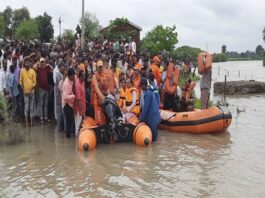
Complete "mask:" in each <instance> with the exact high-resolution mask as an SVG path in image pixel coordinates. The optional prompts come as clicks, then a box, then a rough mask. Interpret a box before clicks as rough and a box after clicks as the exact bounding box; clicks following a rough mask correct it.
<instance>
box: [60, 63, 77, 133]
mask: <svg viewBox="0 0 265 198" xmlns="http://www.w3.org/2000/svg"><path fill="white" fill-rule="evenodd" d="M74 81H75V70H74V69H73V68H69V69H68V71H67V78H66V79H65V80H64V82H63V89H62V91H63V93H62V107H63V112H64V116H65V122H66V123H65V126H66V129H65V131H66V137H67V138H70V137H71V131H72V130H74V103H75V95H74V92H73V88H74Z"/></svg>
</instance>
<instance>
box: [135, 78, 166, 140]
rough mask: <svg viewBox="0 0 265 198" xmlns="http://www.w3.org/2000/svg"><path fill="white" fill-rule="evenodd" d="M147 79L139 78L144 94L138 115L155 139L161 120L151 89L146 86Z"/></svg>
mask: <svg viewBox="0 0 265 198" xmlns="http://www.w3.org/2000/svg"><path fill="white" fill-rule="evenodd" d="M147 84H148V83H147V79H146V78H142V79H141V88H142V90H143V94H144V102H143V104H141V105H142V112H141V115H140V118H139V120H140V122H145V123H146V124H147V125H148V126H149V127H150V129H151V131H152V136H153V141H156V140H157V135H158V133H157V126H158V124H159V123H160V121H161V118H160V113H159V107H158V105H157V101H156V98H155V95H154V93H153V91H152V90H151V89H150V88H148V86H147Z"/></svg>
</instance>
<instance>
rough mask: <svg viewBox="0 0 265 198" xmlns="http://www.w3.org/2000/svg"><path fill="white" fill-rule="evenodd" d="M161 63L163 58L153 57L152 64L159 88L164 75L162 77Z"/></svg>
mask: <svg viewBox="0 0 265 198" xmlns="http://www.w3.org/2000/svg"><path fill="white" fill-rule="evenodd" d="M160 63H161V60H160V58H159V57H158V56H155V57H154V58H153V63H152V65H151V68H150V69H151V70H152V72H153V74H154V76H155V80H156V82H157V86H158V88H160V85H161V82H162V77H161V73H160Z"/></svg>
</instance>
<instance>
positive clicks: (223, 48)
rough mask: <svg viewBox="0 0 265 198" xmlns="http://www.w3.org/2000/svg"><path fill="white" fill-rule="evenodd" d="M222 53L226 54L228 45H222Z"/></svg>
mask: <svg viewBox="0 0 265 198" xmlns="http://www.w3.org/2000/svg"><path fill="white" fill-rule="evenodd" d="M222 53H224V54H226V45H222Z"/></svg>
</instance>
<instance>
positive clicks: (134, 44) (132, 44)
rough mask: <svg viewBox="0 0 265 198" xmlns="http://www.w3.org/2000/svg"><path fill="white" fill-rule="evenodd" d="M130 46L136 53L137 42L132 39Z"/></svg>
mask: <svg viewBox="0 0 265 198" xmlns="http://www.w3.org/2000/svg"><path fill="white" fill-rule="evenodd" d="M130 47H131V49H132V52H133V53H134V54H136V43H135V42H134V41H132V42H131V43H130Z"/></svg>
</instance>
